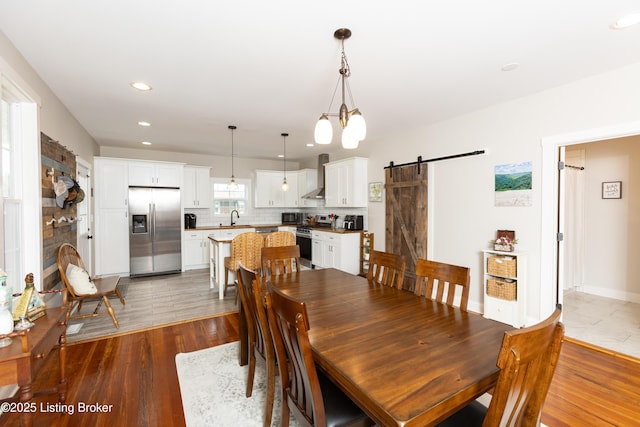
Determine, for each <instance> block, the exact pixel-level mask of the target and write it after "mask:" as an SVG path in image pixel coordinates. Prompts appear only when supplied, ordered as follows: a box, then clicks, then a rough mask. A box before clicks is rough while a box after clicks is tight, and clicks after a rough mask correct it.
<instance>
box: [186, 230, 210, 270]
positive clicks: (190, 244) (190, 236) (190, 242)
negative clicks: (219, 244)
mask: <svg viewBox="0 0 640 427" xmlns="http://www.w3.org/2000/svg"><path fill="white" fill-rule="evenodd" d="M183 248H184V250H183V251H182V256H183V263H182V264H183V265H184V269H185V270H193V269H196V268H205V267H208V266H209V231H208V230H203V231H197V230H190V231H185V232H184V246H183Z"/></svg>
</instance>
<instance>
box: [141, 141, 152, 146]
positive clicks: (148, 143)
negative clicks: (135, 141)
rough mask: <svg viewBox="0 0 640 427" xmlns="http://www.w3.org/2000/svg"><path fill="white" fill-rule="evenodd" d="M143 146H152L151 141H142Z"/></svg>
mask: <svg viewBox="0 0 640 427" xmlns="http://www.w3.org/2000/svg"><path fill="white" fill-rule="evenodd" d="M142 145H151V143H150V142H149V141H142Z"/></svg>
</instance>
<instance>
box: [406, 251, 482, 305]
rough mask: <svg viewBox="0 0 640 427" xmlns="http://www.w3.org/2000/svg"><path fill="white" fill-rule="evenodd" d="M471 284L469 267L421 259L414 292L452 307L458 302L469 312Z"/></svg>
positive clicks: (417, 269)
mask: <svg viewBox="0 0 640 427" xmlns="http://www.w3.org/2000/svg"><path fill="white" fill-rule="evenodd" d="M470 282H471V274H470V273H469V268H468V267H460V266H458V265H452V264H445V263H442V262H437V261H430V260H426V259H419V260H418V261H417V262H416V285H415V288H414V291H413V292H414V293H415V294H416V295H418V296H423V295H424V297H425V298H427V299H431V300H434V301H438V302H441V303H445V304H447V305H449V306H451V307H454V306H455V305H456V301H457V306H458V307H460V309H461V310H463V311H467V303H468V302H469V283H470ZM457 290H459V291H460V292H457Z"/></svg>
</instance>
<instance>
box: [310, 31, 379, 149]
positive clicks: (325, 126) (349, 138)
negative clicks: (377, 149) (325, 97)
mask: <svg viewBox="0 0 640 427" xmlns="http://www.w3.org/2000/svg"><path fill="white" fill-rule="evenodd" d="M333 37H335V38H337V39H338V40H340V42H341V45H342V56H341V64H340V70H339V72H340V76H339V77H338V84H340V83H341V88H342V105H340V111H339V112H338V113H323V114H322V115H321V116H320V119H319V120H318V123H316V128H315V132H314V136H315V140H316V143H318V144H331V140H332V139H333V127H332V126H331V122H330V121H329V116H332V117H338V118H339V120H340V126H342V146H343V147H344V148H349V149H352V148H358V142H359V141H362V140H364V139H365V137H366V135H367V125H366V123H365V121H364V117H362V114H360V110H358V108H356V107H355V106H354V108H353V109H351V110H349V108H348V107H347V104H346V103H345V89H346V90H347V92H348V93H349V99H350V101H351V104H352V105H354V102H353V96H352V95H351V88H350V87H349V80H348V78H349V76H351V69H350V68H349V62H348V61H347V56H346V55H345V53H344V41H345V39H348V38H349V37H351V30H349V29H347V28H340V29H338V30H336V31H335V32H334V33H333ZM338 84H336V88H335V90H334V91H333V96H332V97H331V103H330V104H329V110H331V106H332V105H333V99H334V98H335V96H336V91H337V90H338Z"/></svg>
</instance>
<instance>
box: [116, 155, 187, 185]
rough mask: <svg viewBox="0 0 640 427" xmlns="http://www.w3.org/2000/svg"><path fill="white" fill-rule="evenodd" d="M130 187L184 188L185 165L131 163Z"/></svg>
mask: <svg viewBox="0 0 640 427" xmlns="http://www.w3.org/2000/svg"><path fill="white" fill-rule="evenodd" d="M128 163H129V185H136V186H143V187H176V188H180V187H182V179H183V176H182V174H183V169H184V165H183V164H181V163H169V162H145V161H129V162H128Z"/></svg>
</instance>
